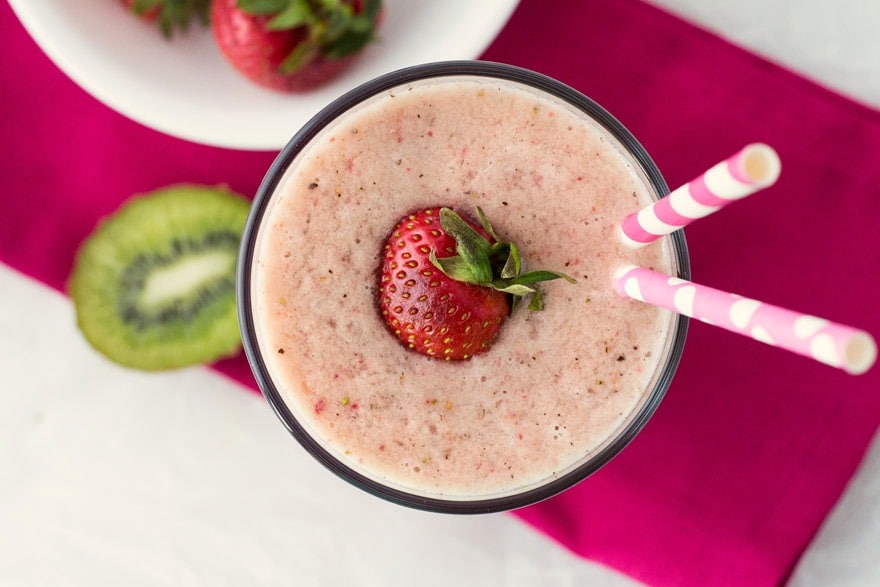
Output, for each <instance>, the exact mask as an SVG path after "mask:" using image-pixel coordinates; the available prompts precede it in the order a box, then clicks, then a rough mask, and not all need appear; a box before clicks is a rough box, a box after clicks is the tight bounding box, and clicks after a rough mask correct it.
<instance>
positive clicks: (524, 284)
mask: <svg viewBox="0 0 880 587" xmlns="http://www.w3.org/2000/svg"><path fill="white" fill-rule="evenodd" d="M477 216H478V217H479V221H480V226H481V227H482V229H483V230H484V231H485V232H486V234H488V235H489V236H490V237H491V238H492V240H494V241H496V242H495V243H494V244H493V243H492V242H491V241H490V240H489V239H487V238H486V237H484V236H483V235H482V234H480V233H479V232H477V230H475V229H474V228H473V227H472V226H471V225H470V224H469V223H467V222H465V221H464V220H463V219H462V218H461V216H459V215H458V214H456V213H455V212H453V211H452V210H450V209H449V208H441V209H440V227H441V228H442V229H443V230H444V232H446V234H447V235H449V236H451V237H452V238H453V239H454V240H455V250H456V252H457V253H458V254H457V255H451V256H449V257H442V258H438V257H437V256H436V255H435V253H434V251H431V253H430V260H431V263H433V264H434V266H435V267H437V268H438V269H440V270H441V271H442V272H443V273H445V274H446V275H447V276H448V277H451V278H452V279H455V280H457V281H462V282H464V283H470V284H474V285H482V286H486V287H491V288H492V289H495V290H497V291H501V292H505V293H508V294H511V295H512V296H513V300H512V303H511V308H515V307H516V305H517V303H518V302H519V299H520V298H522V297H524V296H527V295H530V294H531V295H532V299H531V301H530V303H529V309H530V310H534V311H537V310H542V309H543V308H544V299H543V295H542V294H541V291H540V289H539V288H538V287H537V286H536V285H535V284H537V283H541V282H543V281H552V280H554V279H564V280H566V281H567V282H569V283H577V281H575V280H574V279H572V278H571V277H569V276H568V275H565V274H564V273H559V272H556V271H547V270H537V271H529V272H527V273H522V259H521V257H520V254H519V249H518V248H517V246H516V245H515V244H514V243H511V242H503V241H501V240H500V239H499V238H498V236H497V235H496V234H495V231H494V230H493V229H492V226H491V224H489V220H488V219H487V218H486V215H485V214H484V213H483V210H481V209H480V208H479V207H477Z"/></svg>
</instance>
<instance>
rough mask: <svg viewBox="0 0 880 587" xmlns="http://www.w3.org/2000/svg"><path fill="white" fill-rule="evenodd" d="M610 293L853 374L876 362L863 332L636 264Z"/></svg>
mask: <svg viewBox="0 0 880 587" xmlns="http://www.w3.org/2000/svg"><path fill="white" fill-rule="evenodd" d="M614 288H615V289H616V290H617V291H618V292H619V293H621V294H623V295H625V296H627V297H630V298H633V299H636V300H640V301H643V302H646V303H648V304H651V305H654V306H659V307H661V308H666V309H668V310H672V311H673V312H678V313H679V314H684V315H685V316H690V317H691V318H696V319H697V320H701V321H703V322H706V323H707V324H712V325H715V326H718V327H720V328H724V329H725V330H729V331H731V332H735V333H738V334H742V335H744V336H748V337H751V338H753V339H755V340H758V341H761V342H764V343H767V344H770V345H773V346H777V347H780V348H783V349H786V350H788V351H792V352H794V353H797V354H800V355H804V356H806V357H811V358H813V359H815V360H817V361H819V362H821V363H825V364H827V365H831V366H832V367H837V368H838V369H843V370H845V371H847V372H848V373H851V374H853V375H860V374H862V373H864V372H865V371H867V370H868V369H870V368H871V366H872V365H873V364H874V361H875V360H876V358H877V344H876V343H875V342H874V339H873V338H872V337H871V335H870V334H868V333H867V332H865V331H863V330H858V329H856V328H851V327H849V326H844V325H842V324H837V323H834V322H830V321H828V320H825V319H823V318H817V317H815V316H810V315H808V314H801V313H799V312H793V311H792V310H786V309H785V308H780V307H778V306H773V305H770V304H765V303H763V302H759V301H757V300H752V299H749V298H744V297H742V296H738V295H736V294H731V293H727V292H724V291H720V290H717V289H713V288H711V287H707V286H705V285H698V284H696V283H693V282H690V281H685V280H683V279H678V278H677V277H669V276H668V275H663V274H662V273H657V272H656V271H651V270H650V269H644V268H642V267H636V266H635V265H628V266H626V267H622V268H621V269H620V270H618V271H617V272H616V273H615V275H614Z"/></svg>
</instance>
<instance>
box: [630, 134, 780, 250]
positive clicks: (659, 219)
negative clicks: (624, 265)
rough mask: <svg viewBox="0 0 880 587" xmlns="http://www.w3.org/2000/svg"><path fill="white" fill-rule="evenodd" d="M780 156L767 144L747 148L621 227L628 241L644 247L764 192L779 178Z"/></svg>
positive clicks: (636, 214)
mask: <svg viewBox="0 0 880 587" xmlns="http://www.w3.org/2000/svg"><path fill="white" fill-rule="evenodd" d="M780 170H781V164H780V162H779V156H778V155H777V154H776V151H774V150H773V149H772V148H771V147H769V146H768V145H765V144H763V143H753V144H751V145H747V146H746V147H744V148H743V149H742V150H740V151H739V152H738V153H736V154H735V155H733V156H732V157H729V158H728V159H726V160H724V161H722V162H720V163H718V164H716V165H714V166H712V167H711V168H710V169H709V170H707V171H706V172H705V173H703V174H702V175H701V176H699V177H697V178H696V179H694V180H692V181H690V182H688V183H686V184H685V185H683V186H681V187H679V188H677V189H675V190H673V191H672V192H671V193H670V194H669V195H668V196H666V197H665V198H661V199H660V200H657V201H656V202H654V203H652V204H651V205H650V206H647V207H645V208H643V209H641V210H639V211H638V212H635V213H633V214H630V215H628V216H627V217H626V218H624V219H623V222H622V223H621V225H620V230H621V235H622V237H623V239H624V241H626V242H628V243H629V244H630V245H632V246H635V247H640V246H644V245H646V244H648V243H650V242H653V241H655V240H657V239H658V238H660V237H661V236H664V235H666V234H670V233H671V232H674V231H676V230H678V229H680V228H683V227H684V226H687V225H688V224H690V223H691V222H693V221H694V220H697V219H698V218H704V217H706V216H708V215H709V214H712V213H713V212H717V211H718V210H720V209H721V208H723V207H725V206H727V205H728V204H730V203H731V202H734V201H736V200H739V199H741V198H744V197H746V196H748V195H751V194H753V193H755V192H757V191H759V190H761V189H764V188H766V187H768V186H770V185H772V184H773V183H774V182H776V180H777V178H778V177H779V172H780Z"/></svg>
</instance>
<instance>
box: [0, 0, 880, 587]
mask: <svg viewBox="0 0 880 587" xmlns="http://www.w3.org/2000/svg"><path fill="white" fill-rule="evenodd" d="M652 2H653V3H654V4H656V5H659V6H663V7H666V8H668V9H670V10H671V11H673V12H676V13H678V14H681V15H683V16H685V17H687V18H689V19H692V20H694V21H695V22H698V23H701V24H703V25H705V26H706V27H707V28H709V29H711V30H714V31H715V32H717V33H719V34H721V35H722V36H725V37H727V38H729V39H731V40H733V41H734V42H736V43H738V44H741V45H743V46H746V47H749V48H751V49H752V50H754V51H756V52H758V53H760V54H763V55H765V56H767V57H769V58H770V59H772V60H774V61H777V62H780V63H783V64H786V65H789V66H790V67H792V68H793V69H795V70H797V71H799V72H801V73H802V74H804V75H806V76H807V77H810V78H812V79H814V80H816V81H819V82H821V83H824V84H827V85H829V86H831V87H833V88H836V89H837V90H838V91H841V92H842V93H845V94H847V95H850V96H851V97H853V98H855V99H857V100H859V101H862V102H864V103H867V104H871V105H874V106H875V107H880V36H878V34H877V31H878V30H880V2H878V1H877V0H835V1H834V2H831V1H829V0H798V1H796V0H738V1H737V2H730V1H725V0H652ZM0 300H2V302H3V303H2V304H0V373H3V380H2V381H0V406H2V409H0V529H2V531H0V585H4V586H6V585H9V586H19V585H22V586H24V585H28V586H29V585H40V586H42V585H89V586H94V585H130V586H137V585H144V586H146V585H149V586H154V585H174V586H189V585H194V586H195V585H199V586H200V585H211V586H224V585H230V586H232V585H236V586H238V585H282V584H283V585H303V586H308V585H381V586H386V587H394V586H398V585H400V586H403V585H406V586H409V585H414V584H418V585H457V586H468V585H502V586H516V587H519V586H531V585H535V586H545V585H547V586H550V585H554V586H555V585H594V586H600V587H601V586H615V587H618V586H627V585H635V583H634V582H632V581H631V580H629V579H627V578H626V577H623V576H621V575H619V574H618V573H615V572H613V571H610V570H608V569H606V568H603V567H601V566H599V565H595V564H592V563H590V562H588V561H584V560H581V559H578V558H576V557H574V556H572V555H570V554H569V553H568V552H567V551H565V550H563V549H562V548H560V547H558V546H557V545H555V544H554V543H552V542H551V541H549V540H547V539H545V538H543V537H542V536H540V535H539V534H538V533H536V532H534V531H533V530H532V529H530V528H529V527H528V526H526V525H525V524H523V523H521V522H519V521H517V520H516V519H515V518H514V517H513V516H509V515H497V516H481V517H476V518H471V517H465V518H462V517H450V516H441V515H433V514H425V513H421V512H416V511H412V510H409V509H405V508H400V507H397V506H394V505H391V504H386V503H384V502H381V501H380V500H377V499H375V498H373V497H371V496H368V495H365V494H362V493H361V492H360V491H356V490H354V489H353V488H351V487H350V486H348V485H347V484H345V483H343V482H342V481H340V480H338V479H337V478H336V477H334V476H333V475H332V474H330V473H329V472H327V471H326V470H324V469H323V468H322V467H321V466H320V465H318V464H317V463H315V462H314V461H313V460H312V459H311V458H310V457H308V456H307V455H305V454H304V452H303V451H302V450H301V449H300V448H299V446H298V445H297V444H296V443H295V442H293V441H292V440H291V439H290V437H289V436H288V434H287V432H286V431H285V430H284V429H283V427H282V426H281V425H280V424H279V423H278V421H277V419H276V418H275V416H274V414H273V413H272V412H271V410H269V409H268V407H267V406H266V404H265V403H264V401H263V400H262V398H261V397H259V396H258V395H256V394H253V393H250V392H247V391H245V390H243V389H241V388H240V386H238V385H237V384H235V383H232V382H230V381H229V380H227V379H225V378H224V377H222V376H219V375H217V374H216V373H213V372H211V371H209V370H207V369H203V368H193V369H188V370H184V371H180V372H174V373H164V374H142V373H137V372H133V371H129V370H125V369H121V368H118V367H116V366H114V365H112V364H110V363H108V362H107V361H106V360H104V359H103V358H102V357H100V356H99V355H97V354H96V353H95V352H94V351H92V350H91V348H90V347H88V346H87V345H86V343H85V342H84V341H83V340H82V338H81V337H80V335H79V333H78V331H77V330H76V328H75V326H74V319H73V310H72V308H71V305H70V303H69V301H68V300H67V299H66V298H65V297H63V296H62V295H60V294H58V293H56V292H54V291H52V290H50V289H48V288H46V287H45V286H43V285H41V284H39V283H36V282H34V281H32V280H30V279H28V278H26V277H24V276H22V275H21V274H19V273H17V272H15V271H14V270H12V269H10V268H9V267H6V266H4V265H0ZM792 583H793V584H794V585H796V586H798V587H804V586H814V585H815V586H824V585H832V584H833V585H852V586H876V585H880V439H878V440H875V442H874V444H873V447H872V449H871V451H870V453H869V455H868V457H867V458H866V459H865V462H864V463H863V465H862V467H861V469H860V471H859V473H858V474H857V475H856V477H855V478H854V479H853V481H852V483H851V485H850V487H849V488H848V490H847V492H846V494H845V496H844V497H843V499H842V500H841V501H840V502H839V503H838V505H837V507H836V508H835V510H834V511H833V512H832V514H831V515H830V516H829V518H828V520H827V522H826V524H825V526H824V527H823V529H822V530H821V532H820V533H819V535H818V536H817V537H816V539H815V541H814V542H813V544H812V545H811V546H810V548H809V550H808V552H807V554H806V556H805V557H804V559H803V560H802V561H801V563H800V565H799V566H798V568H797V569H796V571H795V574H794V578H793V580H792Z"/></svg>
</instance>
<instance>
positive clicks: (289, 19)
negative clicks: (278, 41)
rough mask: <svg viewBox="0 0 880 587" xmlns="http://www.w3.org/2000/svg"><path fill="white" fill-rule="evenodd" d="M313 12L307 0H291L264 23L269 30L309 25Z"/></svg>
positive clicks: (312, 19)
mask: <svg viewBox="0 0 880 587" xmlns="http://www.w3.org/2000/svg"><path fill="white" fill-rule="evenodd" d="M314 19H315V13H314V12H313V11H312V8H311V6H309V3H308V1H307V0H292V1H290V2H289V3H288V4H287V7H286V8H284V10H282V11H281V12H279V13H278V14H276V15H275V16H273V17H272V19H271V20H269V22H267V23H266V28H268V29H269V30H270V31H280V30H284V29H292V28H296V27H299V26H305V25H310V24H312V23H313V22H314Z"/></svg>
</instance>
